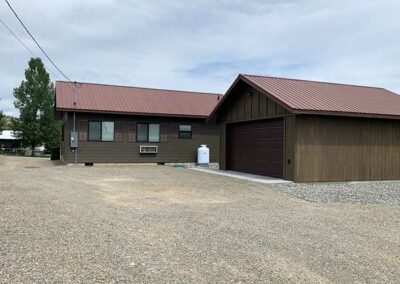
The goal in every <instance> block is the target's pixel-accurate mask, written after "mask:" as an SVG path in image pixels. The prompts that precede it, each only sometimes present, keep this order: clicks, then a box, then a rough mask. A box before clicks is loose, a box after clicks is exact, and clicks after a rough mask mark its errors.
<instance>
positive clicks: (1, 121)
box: [0, 111, 7, 132]
mask: <svg viewBox="0 0 400 284" xmlns="http://www.w3.org/2000/svg"><path fill="white" fill-rule="evenodd" d="M6 124H7V121H6V116H5V115H4V114H3V112H2V111H0V132H1V131H2V130H4V129H5V127H6Z"/></svg>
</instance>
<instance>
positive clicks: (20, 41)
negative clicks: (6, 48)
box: [0, 19, 61, 80]
mask: <svg viewBox="0 0 400 284" xmlns="http://www.w3.org/2000/svg"><path fill="white" fill-rule="evenodd" d="M0 23H2V24H3V26H4V27H5V28H6V29H7V30H8V31H9V32H10V34H12V35H13V36H14V37H15V38H16V39H17V40H18V41H19V43H21V44H22V46H23V47H25V49H26V50H28V52H29V53H30V54H31V55H32V56H33V57H35V58H37V57H38V56H36V54H35V53H34V52H33V51H32V50H31V49H30V48H29V47H28V46H27V45H26V44H25V43H24V42H23V41H22V40H21V39H20V38H19V37H18V36H17V35H16V34H15V33H14V32H13V30H12V29H11V28H10V27H9V26H8V25H7V24H6V23H5V22H4V21H3V20H2V19H0ZM43 64H44V63H43ZM47 69H48V70H49V71H50V73H51V74H53V75H54V76H55V77H57V78H58V79H60V80H61V78H60V76H58V75H57V74H56V73H55V72H54V71H53V70H52V69H51V68H49V67H47Z"/></svg>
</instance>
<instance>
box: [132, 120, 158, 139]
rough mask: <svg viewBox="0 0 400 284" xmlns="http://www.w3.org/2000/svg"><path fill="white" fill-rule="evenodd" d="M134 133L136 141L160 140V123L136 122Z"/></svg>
mask: <svg viewBox="0 0 400 284" xmlns="http://www.w3.org/2000/svg"><path fill="white" fill-rule="evenodd" d="M136 133H137V137H136V139H137V141H138V142H160V124H153V123H138V124H137V131H136Z"/></svg>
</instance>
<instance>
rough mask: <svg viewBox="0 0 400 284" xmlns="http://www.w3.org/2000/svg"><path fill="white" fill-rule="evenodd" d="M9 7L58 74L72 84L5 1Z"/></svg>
mask: <svg viewBox="0 0 400 284" xmlns="http://www.w3.org/2000/svg"><path fill="white" fill-rule="evenodd" d="M5 1H6V3H7V5H8V7H10V9H11V11H12V12H13V13H14V15H15V17H16V18H17V19H18V21H19V22H20V23H21V25H22V26H23V27H24V29H25V30H26V32H27V33H28V34H29V36H30V37H31V38H32V40H33V41H34V42H35V43H36V45H37V46H38V47H39V49H40V50H41V51H42V52H43V54H44V55H45V56H46V57H47V59H48V60H49V61H50V63H51V64H52V65H53V66H54V67H55V68H56V69H57V70H58V72H60V74H61V75H63V76H64V78H66V79H67V80H68V81H70V82H72V80H71V79H70V78H68V76H67V75H65V74H64V72H62V71H61V69H60V68H58V66H57V65H56V64H55V63H54V62H53V60H51V58H50V57H49V56H48V55H47V53H46V52H45V51H44V49H43V48H42V47H41V46H40V44H39V43H38V42H37V41H36V39H35V37H34V36H33V35H32V34H31V33H30V31H29V30H28V28H27V27H26V26H25V24H24V23H23V22H22V20H21V19H20V17H19V16H18V15H17V13H16V12H15V11H14V9H13V7H11V5H10V3H9V2H8V0H5Z"/></svg>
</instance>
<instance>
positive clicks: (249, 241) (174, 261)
mask: <svg viewBox="0 0 400 284" xmlns="http://www.w3.org/2000/svg"><path fill="white" fill-rule="evenodd" d="M0 169H1V170H0V282H1V283H204V282H206V283H215V282H223V283H226V282H235V283H236V282H247V283H256V282H264V283H265V282H273V283H321V282H324V283H326V282H328V283H329V282H331V283H332V282H334V283H349V282H351V283H353V282H358V283H360V282H362V283H371V282H386V283H398V280H399V279H400V234H399V232H400V207H399V206H398V205H395V204H385V203H377V204H369V203H367V204H361V203H341V202H335V203H323V202H308V201H306V200H303V199H300V198H297V197H295V196H293V195H292V194H287V193H285V192H283V191H281V190H276V188H275V186H272V185H264V184H258V183H253V182H247V181H243V180H237V179H234V178H229V177H224V176H218V175H211V174H207V173H202V172H196V171H190V170H187V169H177V168H170V167H165V166H104V167H96V166H94V167H73V166H55V165H52V164H51V162H50V161H47V160H44V159H37V158H36V159H35V158H16V157H3V156H0ZM382 184H386V183H382ZM329 186H330V185H326V187H328V188H329ZM359 186H360V187H362V185H359ZM394 194H395V193H394ZM397 198H398V197H397Z"/></svg>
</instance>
